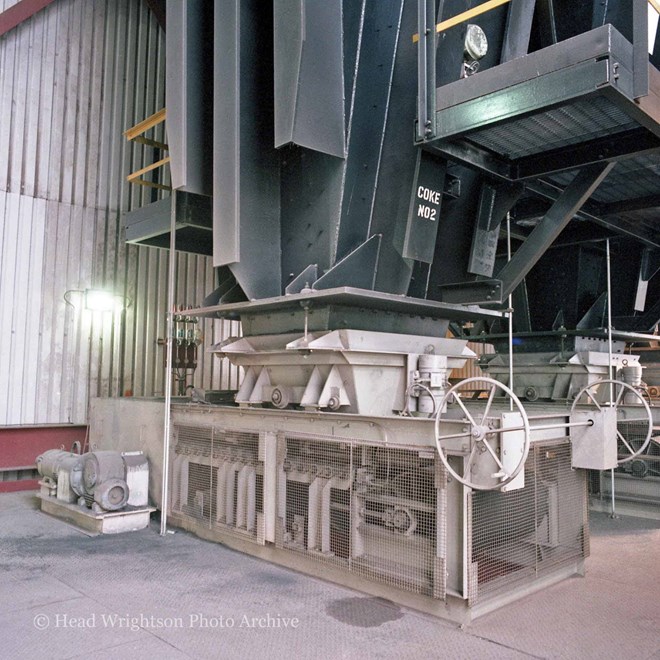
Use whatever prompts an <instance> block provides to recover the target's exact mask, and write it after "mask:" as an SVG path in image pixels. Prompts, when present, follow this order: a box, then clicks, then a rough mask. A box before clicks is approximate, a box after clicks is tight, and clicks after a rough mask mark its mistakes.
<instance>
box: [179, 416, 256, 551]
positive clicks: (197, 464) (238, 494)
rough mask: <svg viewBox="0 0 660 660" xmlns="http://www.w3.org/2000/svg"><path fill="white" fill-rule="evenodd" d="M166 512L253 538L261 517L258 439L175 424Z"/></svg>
mask: <svg viewBox="0 0 660 660" xmlns="http://www.w3.org/2000/svg"><path fill="white" fill-rule="evenodd" d="M174 434H175V442H174V443H173V452H174V455H173V457H172V461H171V465H172V472H171V484H172V487H171V500H170V511H171V512H175V513H177V512H178V513H180V514H183V515H185V516H187V517H190V518H195V519H197V520H199V521H204V522H206V523H208V526H209V527H217V528H222V529H223V530H224V531H228V532H231V533H236V534H240V535H242V536H247V537H253V538H256V536H257V532H258V517H259V514H262V515H263V463H262V462H261V461H259V435H258V434H257V433H245V432H232V431H226V430H223V429H216V428H214V427H213V426H185V425H175V426H174Z"/></svg>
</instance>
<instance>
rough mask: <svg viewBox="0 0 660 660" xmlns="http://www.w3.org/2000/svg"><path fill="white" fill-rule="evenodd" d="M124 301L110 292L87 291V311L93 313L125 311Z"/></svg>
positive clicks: (99, 290)
mask: <svg viewBox="0 0 660 660" xmlns="http://www.w3.org/2000/svg"><path fill="white" fill-rule="evenodd" d="M124 306H125V305H124V299H123V298H122V297H121V296H116V295H115V294H114V293H110V291H103V290H101V289H85V309H88V310H90V311H92V312H117V311H121V310H122V309H124Z"/></svg>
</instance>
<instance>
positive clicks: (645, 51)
mask: <svg viewBox="0 0 660 660" xmlns="http://www.w3.org/2000/svg"><path fill="white" fill-rule="evenodd" d="M632 12H633V97H634V98H635V99H639V98H642V97H643V96H648V93H649V32H648V26H649V15H648V0H633V6H632Z"/></svg>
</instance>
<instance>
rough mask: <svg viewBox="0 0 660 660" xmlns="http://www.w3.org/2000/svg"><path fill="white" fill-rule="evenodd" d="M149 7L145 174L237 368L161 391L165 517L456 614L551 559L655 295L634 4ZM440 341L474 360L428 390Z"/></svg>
mask: <svg viewBox="0 0 660 660" xmlns="http://www.w3.org/2000/svg"><path fill="white" fill-rule="evenodd" d="M167 10H168V18H167V54H168V57H167V76H168V80H167V94H168V98H167V113H168V114H167V122H168V126H167V129H168V138H169V143H170V149H171V168H172V182H173V187H174V189H175V190H174V192H173V195H174V197H175V199H176V197H177V195H187V196H202V197H204V198H205V199H208V197H212V202H211V203H207V204H199V205H198V206H197V208H200V209H201V208H206V209H207V214H208V216H209V217H208V218H207V219H206V220H204V222H202V221H201V220H200V222H201V224H206V225H211V224H212V226H213V245H212V250H210V248H211V246H209V245H205V246H203V249H202V248H200V250H199V251H200V252H206V253H208V252H209V251H212V253H213V261H214V265H215V266H216V267H217V288H216V289H215V291H214V292H212V293H210V295H209V296H208V298H207V299H206V300H205V301H204V303H203V304H202V305H201V306H200V308H199V309H196V310H193V311H191V312H189V313H190V314H191V315H195V316H199V317H204V316H206V317H211V318H226V319H236V320H240V321H241V323H242V334H241V336H236V337H232V338H229V339H227V340H226V341H223V342H221V343H219V344H217V345H214V346H211V347H209V349H210V350H211V351H213V352H214V353H215V354H217V355H218V357H219V358H221V359H228V360H230V361H231V362H232V363H233V364H235V365H237V366H239V367H241V368H242V373H243V378H242V381H241V384H240V388H239V390H238V392H237V393H235V397H234V399H235V400H234V403H233V405H227V404H225V405H203V404H190V405H182V404H175V405H174V406H173V407H172V411H171V422H172V428H173V437H172V453H171V455H170V456H169V457H168V460H169V470H170V477H171V479H170V489H169V497H168V499H167V500H166V501H165V502H163V506H164V507H167V510H168V513H169V516H170V520H172V521H173V522H174V524H176V525H180V526H182V527H185V528H187V529H191V530H193V531H195V533H197V534H200V535H202V536H205V537H208V538H214V539H218V540H222V541H223V542H225V543H227V544H230V545H232V546H233V547H236V548H239V549H241V550H244V551H246V552H251V553H253V554H256V555H258V556H261V557H265V558H269V559H272V560H273V561H277V562H280V563H283V564H285V565H290V566H294V567H296V568H297V569H300V570H305V571H308V572H310V573H312V574H318V575H321V576H324V577H327V578H330V579H333V580H336V581H338V582H342V583H346V584H350V585H351V586H352V587H357V588H360V589H363V590H364V591H366V592H369V593H374V594H378V595H382V596H386V597H388V598H392V599H394V600H397V601H399V602H403V603H406V604H409V605H411V606H413V607H417V608H419V609H423V610H426V611H429V612H432V613H434V614H437V615H440V616H445V617H449V618H453V619H457V620H463V621H464V620H466V619H469V618H470V617H473V616H476V615H478V614H481V613H483V612H486V611H489V610H491V609H493V608H495V607H498V606H499V605H501V604H503V603H505V602H507V601H508V600H511V599H512V598H515V597H517V596H519V595H520V594H522V593H529V592H530V591H531V590H534V589H539V588H542V587H543V586H544V585H547V584H549V583H551V582H553V581H556V580H558V579H561V578H563V577H565V576H567V575H570V574H573V573H575V572H580V571H581V570H582V566H583V561H584V559H585V557H586V556H587V555H588V553H589V527H588V517H587V489H586V474H587V471H588V470H606V469H610V468H614V467H616V466H617V465H619V464H620V463H621V464H623V463H629V462H630V461H633V460H635V459H636V458H638V457H639V456H640V455H641V454H643V453H644V452H645V451H646V449H647V447H648V446H649V442H650V438H651V436H652V434H653V428H654V424H657V423H658V420H657V416H656V418H655V421H654V413H656V412H657V409H653V408H651V407H649V405H648V402H647V401H646V400H645V397H644V395H643V393H641V392H640V389H639V387H638V383H637V381H636V378H635V377H634V375H629V377H628V376H627V377H626V380H627V382H622V381H621V380H620V379H618V378H612V377H611V376H615V375H616V373H615V371H616V369H618V368H619V367H623V369H624V370H625V368H626V367H628V368H629V369H628V371H630V368H631V367H636V366H637V364H638V359H637V357H635V356H634V355H626V356H625V357H624V356H623V355H622V353H623V350H624V347H625V344H626V343H630V342H648V341H649V338H650V334H649V331H650V329H651V328H652V327H653V326H654V325H655V324H657V321H658V318H660V313H659V306H658V304H657V294H658V282H657V281H656V280H655V279H653V276H654V275H655V272H656V271H657V265H658V264H659V263H660V262H659V261H658V259H657V257H658V247H660V240H659V237H658V231H657V217H658V216H657V204H658V198H659V195H660V184H659V181H658V176H657V168H658V164H659V163H660V155H659V149H660V124H659V122H660V105H659V103H658V95H659V94H660V74H658V71H657V70H656V68H655V65H656V64H657V58H658V55H659V53H658V48H657V40H656V47H655V48H653V46H652V47H651V48H649V44H648V30H647V27H648V20H649V13H648V11H647V3H646V2H640V1H638V0H633V2H632V3H630V2H628V3H625V2H617V1H614V0H611V1H610V2H608V3H601V2H596V1H595V2H593V3H592V2H582V3H575V2H572V1H571V2H569V1H568V0H555V1H554V2H553V3H548V2H541V1H539V2H534V1H532V0H527V1H526V0H511V1H510V2H507V1H506V0H504V1H503V2H495V3H494V2H486V3H481V2H478V1H472V0H443V1H442V0H441V1H440V2H436V1H434V0H419V1H418V2H413V1H410V0H405V1H404V0H388V1H383V0H329V1H327V2H316V1H314V0H273V1H272V2H257V1H256V0H248V1H245V2H243V1H242V2H240V3H236V2H224V1H223V0H216V1H215V2H188V3H186V2H182V1H181V0H173V1H171V2H168V5H167ZM649 52H651V55H650V56H649ZM209 62H213V67H212V68H211V67H209V66H208V63H209ZM210 90H213V94H211V93H210ZM210 123H212V124H213V142H212V143H211V142H210V141H208V140H204V139H201V136H203V135H205V134H206V133H207V131H206V129H207V127H208V126H209V125H210ZM171 208H177V204H172V205H171ZM654 209H655V210H654ZM654 214H655V215H654ZM649 218H651V219H650V220H649ZM654 218H655V219H654ZM170 220H171V218H170V216H169V215H167V216H166V217H163V221H162V227H163V228H162V232H163V233H167V231H169V227H170ZM131 222H132V220H131V217H130V215H129V217H128V218H127V225H128V226H129V227H133V230H134V231H132V233H131V240H136V241H138V242H139V241H140V237H139V235H137V236H136V232H135V227H137V224H135V225H131ZM156 224H158V221H157V220H154V221H153V222H151V224H150V232H149V236H150V239H149V240H151V239H152V238H153V234H154V231H155V229H154V227H155V225H156ZM607 239H609V240H610V242H611V247H612V256H611V258H610V255H609V249H608V250H606V249H605V245H606V243H605V241H606V240H607ZM507 244H510V245H511V247H512V250H511V252H512V255H511V257H510V258H508V256H507ZM607 245H609V243H608V244H607ZM553 251H554V252H553ZM558 255H559V258H558ZM631 255H633V256H631ZM610 264H613V267H614V269H615V273H616V278H615V287H614V289H613V291H614V295H613V296H610V298H611V300H610V301H609V303H608V299H607V297H606V296H605V297H604V296H603V294H604V293H605V291H606V289H607V286H606V284H607V278H606V271H607V268H606V267H609V265H610ZM631 292H632V294H631ZM509 296H512V298H511V299H510V298H509ZM610 307H611V308H612V309H613V314H609V315H606V314H604V312H605V311H607V310H608V309H609V308H610ZM512 310H515V311H513V328H512V332H511V333H508V332H507V325H508V322H509V320H510V319H511V313H512ZM613 317H615V318H616V319H620V321H619V320H617V327H618V328H619V329H618V330H616V331H615V332H613V333H612V332H609V326H611V325H612V323H611V319H612V318H613ZM606 319H607V323H605V320H606ZM609 339H611V341H612V350H610V349H609V341H608V340H609ZM468 340H472V341H488V342H489V343H492V344H493V345H494V346H495V348H496V350H497V353H498V355H497V356H496V357H493V358H484V360H483V362H482V366H483V367H484V369H486V370H487V374H492V375H493V376H494V377H495V378H494V379H491V378H490V377H485V376H484V377H481V376H480V377H479V378H477V379H474V378H469V379H467V380H464V381H462V382H460V383H458V384H453V385H452V384H451V382H450V377H451V376H452V374H453V375H455V374H456V373H457V372H458V371H459V370H460V369H461V368H463V367H464V365H465V364H466V363H467V362H469V361H470V360H472V359H473V358H474V353H473V352H472V351H471V350H470V349H469V348H468V347H467V342H468ZM509 344H511V345H512V346H513V349H514V350H513V374H514V376H513V379H511V377H510V374H511V370H510V367H509V360H508V356H507V353H509ZM624 360H625V361H624ZM613 368H614V369H615V371H614V372H613V371H612V369H613ZM622 373H623V371H622ZM626 373H627V372H626ZM521 399H526V401H525V403H524V404H523V402H522V401H521ZM166 465H167V464H166Z"/></svg>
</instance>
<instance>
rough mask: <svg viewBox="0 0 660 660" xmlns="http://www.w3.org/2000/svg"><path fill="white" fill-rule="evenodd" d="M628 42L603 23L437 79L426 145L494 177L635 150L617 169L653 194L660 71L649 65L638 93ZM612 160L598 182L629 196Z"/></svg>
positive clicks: (540, 172)
mask: <svg viewBox="0 0 660 660" xmlns="http://www.w3.org/2000/svg"><path fill="white" fill-rule="evenodd" d="M633 50H634V49H633V46H632V45H631V44H630V43H629V42H628V41H627V40H626V39H625V38H624V37H623V36H622V35H621V34H620V33H619V32H618V31H617V30H616V29H615V28H614V27H612V26H611V25H605V26H602V27H600V28H597V29H595V30H591V31H590V32H586V33H584V34H580V35H578V36H576V37H573V38H572V39H569V40H567V41H564V42H562V43H560V44H556V45H553V46H550V47H548V48H544V49H542V50H539V51H537V52H534V53H531V54H529V55H527V56H525V57H522V58H519V59H516V60H512V61H510V62H506V63H504V64H501V65H499V66H496V67H493V68H491V69H488V70H486V71H483V72H480V73H478V74H477V75H474V76H471V77H468V78H464V79H462V80H458V81H456V82H453V83H450V84H448V85H445V86H443V87H440V88H438V89H437V92H436V115H435V119H436V122H435V124H436V133H435V135H434V136H433V137H432V138H430V139H429V140H428V141H426V142H425V144H424V146H425V148H426V149H429V150H431V151H435V152H438V153H440V154H442V155H443V156H445V157H448V158H450V159H452V160H454V161H458V162H462V163H464V164H467V165H469V166H471V167H477V168H478V169H480V170H483V171H486V172H488V173H489V174H491V175H493V176H495V177H497V178H498V179H500V180H522V179H534V178H538V177H541V176H544V177H547V176H548V175H550V174H554V173H557V172H565V171H568V170H574V169H576V168H580V167H583V166H585V165H588V164H590V163H594V162H603V161H619V160H623V159H631V160H629V161H628V163H627V164H626V167H625V168H624V169H622V170H621V174H622V175H623V176H625V177H629V176H630V173H631V172H634V173H635V174H634V175H633V176H634V177H635V179H636V180H637V181H639V182H640V186H642V187H644V190H643V191H642V192H643V193H644V194H646V195H652V194H657V193H658V192H660V183H659V177H658V176H657V168H658V163H659V158H660V157H659V156H658V154H657V151H658V149H660V123H659V122H660V97H659V94H660V74H658V71H657V70H656V69H655V67H653V66H652V65H648V78H649V84H648V95H645V96H641V97H639V98H635V86H636V79H635V76H636V75H639V71H637V72H635V71H634V67H633V59H634V52H633ZM617 169H618V167H617V168H615V170H614V171H613V172H612V173H611V174H610V176H609V179H610V183H613V185H612V186H603V188H601V190H602V189H609V193H610V196H611V195H613V194H614V191H617V190H618V191H620V194H621V195H622V197H620V198H625V195H628V194H629V191H628V188H627V185H626V183H625V182H624V181H622V182H619V183H618V184H617V177H618V176H619V173H618V172H617ZM641 171H643V172H644V174H641V176H640V172H641ZM631 194H635V193H631ZM620 198H618V197H617V199H616V200H608V201H617V200H618V199H620Z"/></svg>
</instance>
